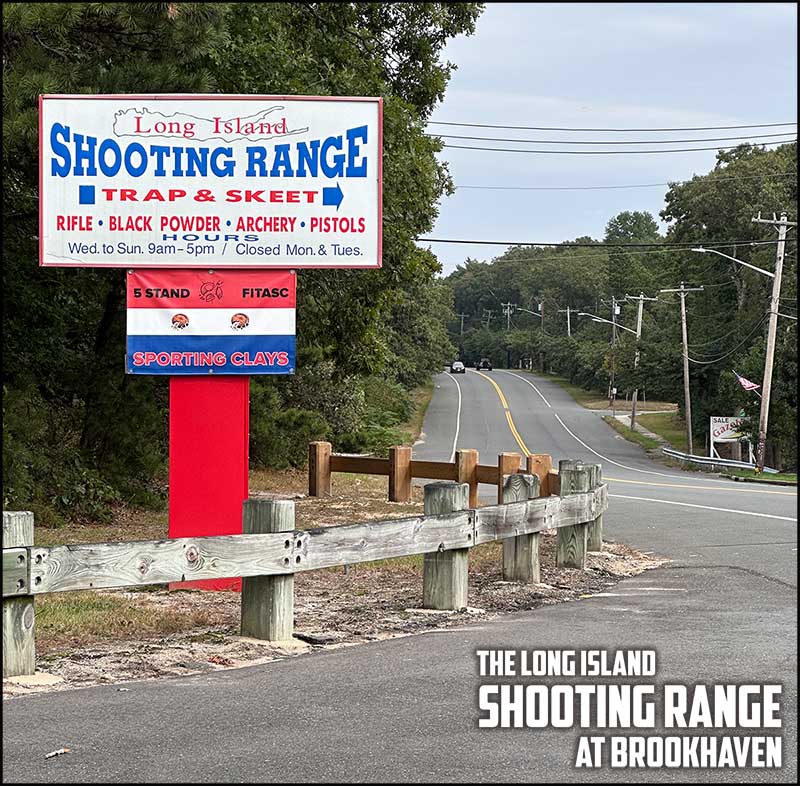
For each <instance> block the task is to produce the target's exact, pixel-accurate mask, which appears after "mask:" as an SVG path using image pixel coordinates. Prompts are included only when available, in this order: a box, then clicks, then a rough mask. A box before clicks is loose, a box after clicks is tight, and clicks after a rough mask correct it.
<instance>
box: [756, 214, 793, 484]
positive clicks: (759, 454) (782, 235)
mask: <svg viewBox="0 0 800 786" xmlns="http://www.w3.org/2000/svg"><path fill="white" fill-rule="evenodd" d="M753 222H754V223H756V224H771V225H772V226H774V227H775V228H776V229H777V230H778V246H777V251H776V257H775V276H774V278H773V279H772V298H771V299H770V302H769V329H768V331H767V356H766V358H765V360H764V381H763V384H762V386H761V413H760V415H759V418H758V448H757V449H756V472H763V471H764V459H765V454H766V449H767V423H768V421H769V399H770V394H771V393H772V366H773V363H774V360H775V337H776V334H777V332H778V308H779V307H780V302H781V276H782V275H783V256H784V248H785V246H786V231H787V229H788V228H789V227H796V226H797V222H796V221H787V219H786V213H781V217H780V219H776V218H775V214H774V213H773V216H772V219H771V220H770V219H766V218H761V214H760V213H759V214H758V218H754V219H753Z"/></svg>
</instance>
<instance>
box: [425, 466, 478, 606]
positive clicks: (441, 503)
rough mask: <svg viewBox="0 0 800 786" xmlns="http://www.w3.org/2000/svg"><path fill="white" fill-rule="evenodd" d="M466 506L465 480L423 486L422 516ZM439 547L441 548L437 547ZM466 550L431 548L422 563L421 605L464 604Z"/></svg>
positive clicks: (466, 565)
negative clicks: (423, 504) (423, 510)
mask: <svg viewBox="0 0 800 786" xmlns="http://www.w3.org/2000/svg"><path fill="white" fill-rule="evenodd" d="M468 507H469V486H468V485H467V484H466V483H453V482H451V481H441V482H439V483H428V484H426V486H425V515H426V516H435V515H437V514H439V513H454V512H456V511H459V510H467V508H468ZM440 548H441V547H440ZM468 562H469V549H468V548H467V549H450V550H448V551H434V552H430V553H428V554H426V555H425V559H424V562H423V566H422V606H423V608H426V609H447V610H451V611H459V610H461V609H465V608H466V607H467V590H468V580H467V567H468Z"/></svg>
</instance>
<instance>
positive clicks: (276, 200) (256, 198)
mask: <svg viewBox="0 0 800 786" xmlns="http://www.w3.org/2000/svg"><path fill="white" fill-rule="evenodd" d="M382 112H383V103H382V99H380V98H349V97H348V98H336V97H331V96H325V97H305V96H227V95H139V96H137V95H79V96H78V95H73V96H69V95H45V96H41V97H40V104H39V121H40V131H39V178H40V182H39V194H40V197H39V248H40V259H39V262H40V264H41V265H43V266H48V265H53V266H61V267H128V268H130V267H132V268H144V267H160V268H179V267H180V268H197V267H206V268H213V269H219V268H275V269H280V268H284V269H291V268H300V267H317V268H375V267H380V265H381V239H382V205H381V199H382V145H383V139H382V116H383V115H382Z"/></svg>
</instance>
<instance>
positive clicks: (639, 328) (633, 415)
mask: <svg viewBox="0 0 800 786" xmlns="http://www.w3.org/2000/svg"><path fill="white" fill-rule="evenodd" d="M625 299H626V300H638V301H639V309H638V311H637V314H636V355H635V356H634V358H633V368H634V369H637V368H639V339H640V338H641V337H642V311H643V309H644V301H645V300H653V301H655V300H658V298H657V297H645V295H644V292H640V293H639V295H638V296H634V295H625ZM638 400H639V386H638V385H637V386H636V387H635V388H634V389H633V399H632V401H631V431H635V430H636V403H637V401H638Z"/></svg>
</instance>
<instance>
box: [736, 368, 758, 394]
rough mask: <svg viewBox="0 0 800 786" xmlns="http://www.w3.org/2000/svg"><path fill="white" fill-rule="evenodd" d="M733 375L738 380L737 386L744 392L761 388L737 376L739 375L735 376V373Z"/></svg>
mask: <svg viewBox="0 0 800 786" xmlns="http://www.w3.org/2000/svg"><path fill="white" fill-rule="evenodd" d="M733 375H734V376H735V377H736V379H737V380H738V382H739V384H740V385H741V386H742V387H743V388H744V389H745V390H757V389H758V388H760V387H761V385H756V383H755V382H751V381H750V380H749V379H745V378H744V377H742V376H739V374H737V373H736V372H735V371H734V372H733Z"/></svg>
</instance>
